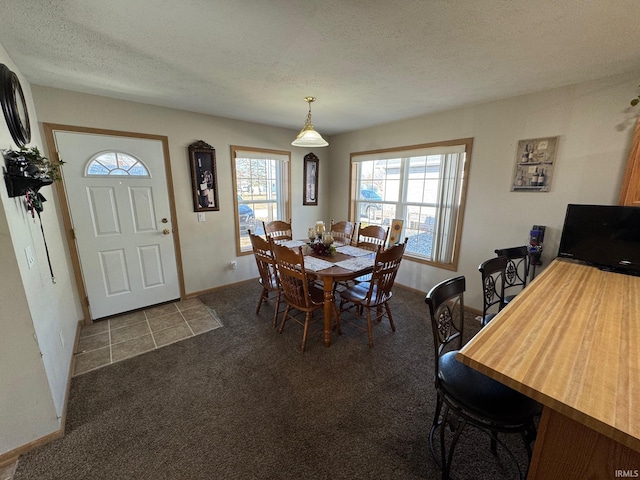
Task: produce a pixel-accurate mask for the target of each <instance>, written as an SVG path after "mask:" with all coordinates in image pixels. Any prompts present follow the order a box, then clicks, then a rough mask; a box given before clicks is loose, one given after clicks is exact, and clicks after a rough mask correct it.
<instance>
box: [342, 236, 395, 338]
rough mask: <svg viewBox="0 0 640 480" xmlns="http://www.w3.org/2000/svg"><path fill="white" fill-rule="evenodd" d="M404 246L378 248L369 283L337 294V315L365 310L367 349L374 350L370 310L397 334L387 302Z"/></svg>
mask: <svg viewBox="0 0 640 480" xmlns="http://www.w3.org/2000/svg"><path fill="white" fill-rule="evenodd" d="M406 246H407V239H405V241H404V243H399V244H396V245H393V246H391V247H389V248H388V249H386V250H382V247H381V246H379V247H378V252H377V253H376V258H375V261H374V264H373V272H372V273H371V279H370V280H369V281H368V282H360V283H356V284H355V285H352V286H349V287H347V288H346V289H344V290H342V291H341V292H340V310H339V311H340V312H343V311H346V310H349V309H351V308H353V309H354V312H355V313H356V315H360V313H361V311H362V310H363V309H364V310H366V315H367V332H368V335H369V348H371V347H373V325H372V317H371V310H373V309H374V308H375V311H376V315H375V320H377V321H378V322H380V321H381V320H382V318H383V317H384V316H385V315H386V316H387V318H388V319H389V324H390V325H391V330H392V331H394V332H395V331H396V326H395V324H394V323H393V317H392V315H391V309H390V308H389V300H391V297H392V296H393V292H392V291H391V288H392V287H393V283H394V282H395V279H396V274H397V273H398V268H399V267H400V262H401V260H402V255H403V254H404V250H405V247H406Z"/></svg>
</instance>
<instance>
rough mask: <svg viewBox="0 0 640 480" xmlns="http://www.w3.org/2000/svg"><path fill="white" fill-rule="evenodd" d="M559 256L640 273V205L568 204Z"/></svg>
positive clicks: (601, 266)
mask: <svg viewBox="0 0 640 480" xmlns="http://www.w3.org/2000/svg"><path fill="white" fill-rule="evenodd" d="M558 256H559V257H564V258H572V259H575V260H581V261H583V262H586V263H588V264H590V265H595V266H597V267H600V268H603V269H607V270H612V271H616V272H621V273H629V274H633V275H640V208H638V207H626V206H618V205H577V204H569V205H568V206H567V214H566V216H565V220H564V227H563V229H562V237H561V239H560V248H559V250H558Z"/></svg>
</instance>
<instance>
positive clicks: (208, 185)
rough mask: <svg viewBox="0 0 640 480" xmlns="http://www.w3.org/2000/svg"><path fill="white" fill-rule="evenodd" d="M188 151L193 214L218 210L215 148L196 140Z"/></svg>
mask: <svg viewBox="0 0 640 480" xmlns="http://www.w3.org/2000/svg"><path fill="white" fill-rule="evenodd" d="M188 150H189V165H190V166H191V188H192V190H193V210H194V212H206V211H217V210H220V204H219V203H218V177H217V174H216V150H215V148H213V147H212V146H211V145H209V144H208V143H205V142H203V141H202V140H198V141H197V142H195V143H192V144H191V145H189V148H188Z"/></svg>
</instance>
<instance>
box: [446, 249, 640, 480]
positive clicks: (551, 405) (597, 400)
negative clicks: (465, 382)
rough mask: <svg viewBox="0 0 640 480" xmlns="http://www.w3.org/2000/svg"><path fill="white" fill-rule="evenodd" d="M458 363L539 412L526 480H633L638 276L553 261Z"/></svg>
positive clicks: (637, 457)
mask: <svg viewBox="0 0 640 480" xmlns="http://www.w3.org/2000/svg"><path fill="white" fill-rule="evenodd" d="M458 359H459V360H460V361H462V362H463V363H465V364H467V365H469V366H471V367H473V368H475V369H477V370H479V371H481V372H483V373H485V374H486V375H488V376H490V377H492V378H495V379H496V380H499V381H500V382H502V383H504V384H505V385H508V386H510V387H512V388H514V389H515V390H518V391H520V392H522V393H524V394H525V395H528V396H529V397H531V398H534V399H536V400H537V401H539V402H540V403H541V404H542V405H543V406H544V408H543V414H542V418H541V420H540V427H539V430H538V438H537V440H536V445H535V448H534V453H533V458H532V461H531V467H530V470H529V476H528V478H529V479H544V480H554V479H562V480H571V479H576V480H578V479H579V480H585V479H594V480H600V479H609V478H611V479H615V478H619V477H629V476H630V477H638V476H639V474H638V472H640V277H634V276H629V275H622V274H618V273H612V272H605V271H601V270H599V269H597V268H595V267H590V266H586V265H582V264H580V263H577V262H574V261H571V260H563V259H555V260H554V261H553V262H552V263H551V265H549V267H548V268H546V269H545V270H544V271H543V272H542V273H541V274H540V275H538V277H537V278H536V279H535V280H534V281H533V282H532V283H531V284H530V285H529V286H528V287H527V288H526V289H525V290H523V291H522V292H521V293H519V294H518V296H517V297H516V299H515V300H513V301H512V302H511V303H510V304H509V305H508V306H507V307H505V308H504V309H503V310H502V312H501V313H500V314H499V315H498V316H497V317H495V318H494V320H493V321H491V323H489V324H488V325H487V326H486V327H485V328H483V329H482V330H481V331H480V332H479V333H478V334H477V335H476V336H475V337H474V338H473V339H472V340H471V341H470V342H469V343H468V344H467V345H466V346H465V347H464V348H463V349H462V350H461V351H460V353H459V354H458Z"/></svg>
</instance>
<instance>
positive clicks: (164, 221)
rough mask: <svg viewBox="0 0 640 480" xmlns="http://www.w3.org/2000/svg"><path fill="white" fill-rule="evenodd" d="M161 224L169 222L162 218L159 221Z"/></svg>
mask: <svg viewBox="0 0 640 480" xmlns="http://www.w3.org/2000/svg"><path fill="white" fill-rule="evenodd" d="M160 221H161V222H162V223H167V222H168V221H169V220H167V219H166V218H163V219H162V220H160Z"/></svg>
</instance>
